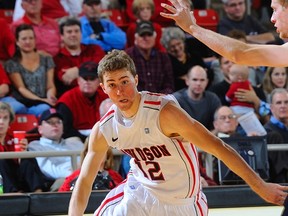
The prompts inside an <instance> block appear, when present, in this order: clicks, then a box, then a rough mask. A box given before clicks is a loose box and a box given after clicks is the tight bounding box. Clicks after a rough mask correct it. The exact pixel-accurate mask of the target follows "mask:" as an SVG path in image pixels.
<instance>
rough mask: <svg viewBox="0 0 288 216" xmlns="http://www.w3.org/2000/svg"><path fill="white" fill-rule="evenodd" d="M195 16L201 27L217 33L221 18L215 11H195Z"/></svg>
mask: <svg viewBox="0 0 288 216" xmlns="http://www.w3.org/2000/svg"><path fill="white" fill-rule="evenodd" d="M193 14H194V16H195V18H196V22H197V24H198V25H199V26H201V27H203V28H206V29H210V30H212V31H215V32H216V31H217V25H218V22H219V16H218V14H217V12H216V11H215V10H213V9H206V10H194V12H193Z"/></svg>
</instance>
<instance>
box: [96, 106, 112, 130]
mask: <svg viewBox="0 0 288 216" xmlns="http://www.w3.org/2000/svg"><path fill="white" fill-rule="evenodd" d="M114 115H115V105H114V104H113V105H112V106H111V107H110V109H109V110H108V111H107V113H106V114H105V115H104V116H103V117H102V118H101V119H100V120H99V127H102V126H103V125H105V124H106V123H107V122H109V121H110V120H111V119H112V118H113V117H114Z"/></svg>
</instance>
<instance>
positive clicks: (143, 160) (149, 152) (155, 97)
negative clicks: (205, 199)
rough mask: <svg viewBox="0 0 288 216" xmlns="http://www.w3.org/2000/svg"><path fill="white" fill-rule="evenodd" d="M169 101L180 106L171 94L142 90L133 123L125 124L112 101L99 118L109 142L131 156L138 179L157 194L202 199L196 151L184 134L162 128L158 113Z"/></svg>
mask: <svg viewBox="0 0 288 216" xmlns="http://www.w3.org/2000/svg"><path fill="white" fill-rule="evenodd" d="M168 102H173V103H176V104H177V105H178V106H179V104H178V103H177V101H176V99H175V98H174V97H173V96H172V95H160V94H154V93H149V92H142V93H141V102H140V106H139V109H138V112H137V113H136V115H135V117H134V120H132V124H131V126H124V123H123V116H122V115H121V112H120V110H119V109H118V108H117V107H116V106H115V105H113V106H112V107H111V108H110V110H109V111H108V112H107V114H106V115H105V116H104V117H103V118H102V119H101V120H100V131H101V132H102V133H103V135H104V137H105V139H106V140H107V142H108V144H109V145H110V146H112V147H113V148H117V149H119V150H121V151H122V152H123V153H125V154H128V155H130V156H131V157H132V159H131V161H130V164H131V170H132V173H133V175H134V177H135V179H136V180H137V181H139V182H140V183H142V184H143V186H144V187H145V188H147V189H148V190H149V191H150V192H151V193H153V194H154V195H155V196H156V197H158V198H159V199H160V200H163V201H168V202H171V201H172V202H173V203H174V204H177V202H179V203H183V202H185V201H187V202H188V200H190V202H191V199H189V198H193V199H194V200H195V199H196V200H197V198H198V199H201V198H200V197H201V195H200V175H199V167H198V158H197V151H196V148H195V146H194V145H193V144H192V143H189V142H187V141H185V140H183V138H181V137H173V138H171V137H167V136H165V135H164V134H163V133H162V132H161V128H160V126H159V114H160V111H161V109H162V108H163V107H164V106H165V105H166V104H167V103H168ZM166 124H170V123H169V122H166ZM179 124H181V122H179Z"/></svg>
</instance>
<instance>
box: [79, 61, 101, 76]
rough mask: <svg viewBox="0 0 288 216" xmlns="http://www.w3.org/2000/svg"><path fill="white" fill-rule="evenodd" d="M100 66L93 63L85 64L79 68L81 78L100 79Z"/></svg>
mask: <svg viewBox="0 0 288 216" xmlns="http://www.w3.org/2000/svg"><path fill="white" fill-rule="evenodd" d="M97 68H98V64H97V63H95V62H92V61H88V62H85V63H83V64H82V65H81V66H80V68H79V76H81V77H83V78H84V77H98V74H97Z"/></svg>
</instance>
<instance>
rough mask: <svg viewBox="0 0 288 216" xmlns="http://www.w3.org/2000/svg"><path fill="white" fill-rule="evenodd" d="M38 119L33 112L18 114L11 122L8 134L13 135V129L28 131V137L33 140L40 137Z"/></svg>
mask: <svg viewBox="0 0 288 216" xmlns="http://www.w3.org/2000/svg"><path fill="white" fill-rule="evenodd" d="M37 127H38V119H37V117H36V116H35V115H32V114H16V115H15V120H14V121H13V122H12V123H11V125H10V127H9V130H8V134H10V135H11V136H13V131H26V132H27V133H26V138H27V139H28V140H29V141H31V140H34V139H37V138H39V136H40V135H39V133H38V130H37Z"/></svg>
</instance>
